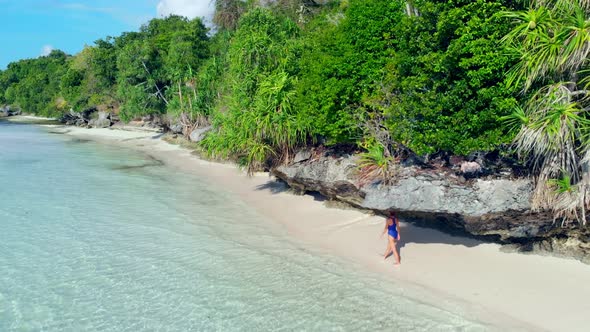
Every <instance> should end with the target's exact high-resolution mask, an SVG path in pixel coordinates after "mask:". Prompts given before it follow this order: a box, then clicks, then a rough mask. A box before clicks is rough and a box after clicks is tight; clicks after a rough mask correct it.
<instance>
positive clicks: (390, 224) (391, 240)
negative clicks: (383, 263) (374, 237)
mask: <svg viewBox="0 0 590 332" xmlns="http://www.w3.org/2000/svg"><path fill="white" fill-rule="evenodd" d="M385 233H387V249H385V254H384V255H383V259H386V258H387V256H389V255H390V254H391V253H392V252H393V257H395V264H394V265H395V266H397V265H400V259H399V252H397V247H396V244H397V241H399V240H400V238H401V237H400V234H399V221H398V220H397V217H396V216H395V213H394V212H393V211H392V212H390V213H389V218H387V219H386V220H385V228H383V233H381V237H383V235H385Z"/></svg>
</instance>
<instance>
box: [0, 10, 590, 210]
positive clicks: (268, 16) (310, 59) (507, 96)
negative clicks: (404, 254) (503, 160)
mask: <svg viewBox="0 0 590 332" xmlns="http://www.w3.org/2000/svg"><path fill="white" fill-rule="evenodd" d="M215 8H216V12H215V15H214V17H213V22H214V26H213V27H211V28H208V27H207V26H206V25H205V24H204V23H203V21H202V20H201V19H199V18H196V19H191V20H189V19H187V18H183V17H180V16H170V17H166V18H157V19H153V20H151V21H149V22H148V23H146V24H145V25H143V26H142V27H141V29H139V31H136V32H125V33H123V34H121V35H120V36H110V37H105V38H104V39H101V40H97V41H96V42H94V44H93V45H90V46H86V47H84V49H83V50H82V51H81V52H79V53H78V54H75V55H68V54H65V53H64V52H61V51H53V52H52V53H51V54H49V55H48V56H44V57H39V58H37V59H27V60H21V61H17V62H14V63H11V64H9V65H8V66H7V68H6V69H5V70H2V71H0V105H1V104H9V105H13V106H18V107H20V108H21V109H22V110H23V111H25V112H29V113H35V114H39V115H45V116H59V115H60V114H63V113H67V112H69V111H70V110H83V109H86V108H97V109H99V110H103V111H108V112H111V113H113V114H116V115H118V116H119V117H120V119H121V120H123V121H130V120H133V119H137V118H141V117H143V116H146V115H151V116H157V117H161V118H163V119H166V121H169V122H176V123H180V124H181V125H182V127H183V132H184V134H185V135H187V136H188V135H189V134H190V132H191V131H192V130H193V129H194V128H196V127H202V126H208V125H211V126H212V128H213V129H212V131H211V132H210V133H209V134H208V135H207V137H206V138H205V139H204V140H203V141H202V142H200V146H201V148H202V150H203V152H204V153H205V154H207V155H209V156H210V157H214V158H222V159H233V160H235V161H237V162H239V163H240V164H242V165H243V166H244V167H246V168H247V169H248V170H249V171H255V170H257V169H262V168H271V167H273V166H276V165H278V164H280V163H283V162H285V161H288V160H289V159H290V158H291V157H292V156H293V153H294V152H295V150H296V149H297V148H298V147H301V146H305V145H314V144H315V145H323V146H335V147H338V146H346V147H353V148H355V149H357V150H358V151H359V152H362V153H361V156H360V162H359V168H360V170H361V180H363V181H365V180H367V181H368V180H370V179H374V178H380V179H382V180H383V181H387V180H388V179H389V178H391V175H392V173H393V172H394V170H395V167H394V165H395V164H396V162H397V161H398V160H399V154H400V151H406V152H407V151H411V153H414V154H416V155H418V156H423V157H426V158H425V159H428V156H431V155H433V154H436V153H439V152H445V153H451V154H456V155H468V154H470V153H472V152H475V151H492V150H496V149H499V148H503V149H504V150H506V147H507V146H509V144H510V143H512V142H514V147H515V151H516V152H518V153H519V155H520V156H521V157H522V160H523V162H525V163H527V164H528V165H529V166H530V167H531V169H532V170H533V172H534V173H533V174H535V179H536V189H535V192H534V204H535V207H536V208H537V209H539V210H547V209H549V210H553V211H554V212H555V216H556V217H558V218H562V220H563V221H564V222H568V221H571V220H581V221H582V222H585V214H586V209H587V208H588V206H589V204H590V175H589V174H588V169H589V168H590V164H589V161H590V152H589V151H590V149H589V147H590V118H589V117H588V115H587V113H588V112H587V111H588V110H589V109H590V98H589V95H588V91H590V89H589V88H588V87H589V85H590V68H589V66H588V61H587V59H588V53H589V52H590V20H589V17H590V1H587V0H569V1H565V0H553V1H550V0H532V1H525V0H522V1H510V0H447V1H437V0H415V1H405V0H274V1H256V0H248V1H244V0H217V1H215Z"/></svg>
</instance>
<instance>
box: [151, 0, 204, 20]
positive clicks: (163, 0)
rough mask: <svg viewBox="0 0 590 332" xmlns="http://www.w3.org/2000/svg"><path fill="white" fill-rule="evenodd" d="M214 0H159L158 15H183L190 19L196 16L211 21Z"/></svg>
mask: <svg viewBox="0 0 590 332" xmlns="http://www.w3.org/2000/svg"><path fill="white" fill-rule="evenodd" d="M214 9H215V8H214V1H212V0H160V2H158V7H157V10H158V16H159V17H165V16H168V15H181V16H186V17H188V18H190V19H192V18H195V17H202V18H205V20H206V21H211V17H212V16H213V12H214Z"/></svg>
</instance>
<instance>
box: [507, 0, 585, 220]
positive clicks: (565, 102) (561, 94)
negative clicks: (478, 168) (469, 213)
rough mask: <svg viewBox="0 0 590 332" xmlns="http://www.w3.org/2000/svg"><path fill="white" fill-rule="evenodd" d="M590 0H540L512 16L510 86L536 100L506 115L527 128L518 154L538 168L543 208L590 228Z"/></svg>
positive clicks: (537, 199) (538, 201)
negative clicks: (589, 219) (589, 220)
mask: <svg viewBox="0 0 590 332" xmlns="http://www.w3.org/2000/svg"><path fill="white" fill-rule="evenodd" d="M589 15H590V0H568V1H565V0H557V1H548V0H536V1H533V2H532V4H531V7H530V8H529V10H527V11H522V12H509V13H506V16H507V17H509V18H511V19H512V20H513V21H514V28H513V29H512V31H511V32H510V33H508V34H507V35H506V36H505V37H504V39H503V42H504V43H505V44H506V45H508V47H509V48H510V49H512V50H513V51H514V54H515V55H517V56H518V59H519V61H518V63H517V64H516V65H515V66H514V67H513V68H512V70H511V71H510V72H509V73H508V83H509V84H511V85H518V86H521V87H522V91H523V94H526V95H528V96H530V98H529V99H528V101H527V102H526V103H525V105H524V107H523V109H519V110H516V111H515V112H514V113H513V114H512V115H511V116H509V117H506V119H507V120H509V121H511V123H512V124H517V125H518V126H519V133H518V134H517V136H516V139H515V145H516V148H517V151H518V153H519V154H520V155H521V156H522V157H524V158H526V159H527V161H528V162H530V163H531V165H532V166H533V170H534V171H535V174H536V188H535V191H534V194H533V208H534V209H535V210H552V211H553V212H554V217H555V218H556V219H557V218H561V220H562V224H563V223H566V222H569V221H572V220H577V221H581V222H582V223H584V224H585V222H586V209H587V208H588V206H590V204H589V203H590V174H589V173H588V172H589V168H590V167H589V165H590V163H589V162H590V116H589V115H590V114H589V113H588V111H589V110H590V99H589V97H590V90H588V86H589V83H590V79H589V78H590V76H589V75H588V74H589V73H590V71H589V70H588V69H589V68H588V61H587V60H588V55H589V54H590V18H589Z"/></svg>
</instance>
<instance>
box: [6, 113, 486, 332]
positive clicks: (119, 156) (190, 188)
mask: <svg viewBox="0 0 590 332" xmlns="http://www.w3.org/2000/svg"><path fill="white" fill-rule="evenodd" d="M405 292H406V290H404V289H403V288H401V287H398V286H396V285H395V284H394V283H393V282H387V283H386V282H383V280H380V279H379V278H378V276H373V275H371V274H369V273H367V272H359V271H358V270H355V269H354V268H353V267H351V265H350V264H345V263H344V262H342V261H341V260H340V259H339V258H336V257H331V256H324V255H318V254H317V253H315V252H314V253H313V254H312V252H310V251H308V250H306V249H304V248H301V247H300V246H298V245H297V243H296V242H295V241H291V240H290V239H289V237H288V236H287V235H286V233H285V232H284V230H283V229H282V228H281V227H280V226H278V225H275V224H273V223H272V222H269V221H268V220H265V219H264V218H263V217H261V216H259V215H257V214H256V212H254V211H253V210H251V209H249V208H248V206H245V205H244V204H243V203H242V202H240V201H239V200H237V199H236V198H235V197H232V196H231V195H230V194H228V193H225V192H223V191H221V190H220V189H216V188H215V187H212V186H211V185H210V184H209V183H207V182H206V181H205V180H204V179H199V178H196V177H193V176H190V175H187V174H178V172H177V171H171V170H170V169H168V168H167V167H166V166H164V165H162V164H161V163H159V162H158V161H157V160H153V159H150V158H148V157H146V156H145V155H141V154H138V153H134V152H130V151H128V150H123V149H117V148H113V147H109V146H104V145H100V144H96V143H93V142H86V141H81V140H76V139H73V138H70V137H65V136H62V135H56V134H51V133H48V132H47V131H46V130H44V129H43V128H39V127H35V126H30V125H15V124H7V123H4V122H0V331H41V330H42V331H237V330H239V331H263V330H272V331H277V330H278V331H292V330H312V331H331V330H334V331H339V330H344V331H359V330H366V331H379V330H386V331H401V330H404V331H408V330H410V331H412V330H413V331H444V330H449V331H456V330H463V331H481V330H485V327H483V326H482V325H479V324H477V323H475V322H472V321H469V320H466V319H465V318H464V317H462V316H461V315H460V314H458V313H456V312H455V309H450V308H449V307H447V306H445V305H441V308H437V307H434V306H432V305H428V304H425V303H422V302H421V301H419V300H415V299H412V298H411V297H409V296H408V295H406V294H405Z"/></svg>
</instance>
